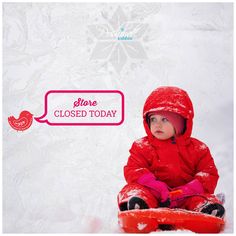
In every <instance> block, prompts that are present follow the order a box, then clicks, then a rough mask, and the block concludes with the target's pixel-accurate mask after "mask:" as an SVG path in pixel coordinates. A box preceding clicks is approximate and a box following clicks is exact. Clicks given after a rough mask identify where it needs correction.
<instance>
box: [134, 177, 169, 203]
mask: <svg viewBox="0 0 236 236" xmlns="http://www.w3.org/2000/svg"><path fill="white" fill-rule="evenodd" d="M137 182H138V183H139V184H141V185H143V186H146V187H148V188H149V189H150V191H151V192H152V194H153V195H154V196H155V197H156V198H157V199H158V200H159V201H160V202H161V203H165V202H167V200H168V199H169V188H168V186H167V184H166V183H164V182H162V181H159V180H156V178H155V176H154V175H153V174H151V173H148V174H144V175H143V176H141V177H140V178H139V179H138V181H137Z"/></svg>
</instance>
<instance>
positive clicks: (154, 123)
mask: <svg viewBox="0 0 236 236" xmlns="http://www.w3.org/2000/svg"><path fill="white" fill-rule="evenodd" d="M150 130H151V133H152V134H153V136H154V137H156V138H157V139H160V140H166V139H169V138H171V137H173V136H174V135H175V129H174V126H173V125H172V124H171V123H170V122H169V121H168V119H167V118H166V117H164V116H161V115H151V117H150Z"/></svg>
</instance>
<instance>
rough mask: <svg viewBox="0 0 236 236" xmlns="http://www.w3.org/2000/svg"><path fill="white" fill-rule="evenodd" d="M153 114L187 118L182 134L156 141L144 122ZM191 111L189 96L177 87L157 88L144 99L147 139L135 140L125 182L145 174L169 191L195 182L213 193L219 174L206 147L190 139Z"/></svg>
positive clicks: (126, 167) (125, 171)
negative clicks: (167, 112) (194, 180)
mask: <svg viewBox="0 0 236 236" xmlns="http://www.w3.org/2000/svg"><path fill="white" fill-rule="evenodd" d="M155 111H170V112H176V113H178V114H179V115H181V116H183V117H184V118H185V119H186V130H185V132H184V134H183V135H181V136H179V137H175V142H173V140H172V139H168V140H164V141H163V140H158V139H157V138H155V137H154V136H153V135H152V133H151V131H150V129H149V127H148V124H147V121H146V117H147V114H148V113H149V112H155ZM193 117H194V111H193V106H192V102H191V100H190V98H189V96H188V94H187V93H186V92H185V91H184V90H182V89H179V88H177V87H160V88H157V89H156V90H154V91H153V92H152V93H151V94H150V96H149V97H148V98H147V100H146V102H145V104H144V108H143V124H144V128H145V130H146V133H147V136H146V137H143V138H141V139H139V140H137V141H135V142H134V143H133V145H132V147H131V149H130V157H129V159H128V162H127V165H126V166H125V167H124V175H125V179H126V181H127V183H128V184H129V183H134V182H136V181H137V179H138V178H139V177H141V176H142V175H143V174H146V173H150V172H151V173H153V174H154V175H155V176H156V178H157V179H158V180H161V181H163V182H165V183H166V184H167V185H168V186H169V187H170V188H174V187H178V186H180V185H183V184H186V183H188V182H190V181H192V180H193V179H198V180H199V181H200V182H201V183H202V185H203V188H204V191H205V192H206V193H214V190H215V188H216V185H217V181H218V178H219V176H218V171H217V168H216V166H215V164H214V160H213V158H212V156H211V153H210V151H209V149H208V147H207V146H206V145H205V144H204V143H203V142H201V141H199V140H197V139H195V138H192V137H191V133H192V126H193Z"/></svg>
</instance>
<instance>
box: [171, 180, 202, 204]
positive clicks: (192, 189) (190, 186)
mask: <svg viewBox="0 0 236 236" xmlns="http://www.w3.org/2000/svg"><path fill="white" fill-rule="evenodd" d="M172 191H174V192H178V193H177V194H170V200H171V204H170V207H171V208H174V207H179V205H181V203H182V202H183V200H184V199H185V197H188V196H192V195H195V194H202V193H204V190H203V187H202V184H201V183H200V181H199V180H197V179H194V180H192V181H191V182H189V183H187V184H185V185H182V186H179V187H177V188H174V189H172Z"/></svg>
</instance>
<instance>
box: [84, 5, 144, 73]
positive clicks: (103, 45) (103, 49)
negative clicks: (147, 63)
mask: <svg viewBox="0 0 236 236" xmlns="http://www.w3.org/2000/svg"><path fill="white" fill-rule="evenodd" d="M106 21H107V23H105V24H93V25H89V26H88V28H89V31H90V32H91V33H92V34H93V35H94V36H95V38H96V40H97V42H96V45H95V47H94V49H93V51H92V53H91V57H90V59H91V60H106V61H108V62H110V63H111V64H112V66H113V67H114V69H115V70H116V72H117V73H120V72H121V71H122V69H123V67H124V65H125V64H126V63H127V60H128V58H130V59H138V60H142V59H146V58H147V55H146V53H145V51H144V48H143V46H142V44H141V42H140V41H141V39H142V37H143V36H144V34H145V31H146V30H147V28H148V24H144V23H139V22H132V21H129V20H128V18H127V16H126V15H125V14H124V12H123V10H122V8H121V7H118V8H117V9H116V11H115V12H114V14H113V16H112V17H111V19H106Z"/></svg>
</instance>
